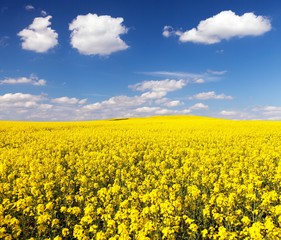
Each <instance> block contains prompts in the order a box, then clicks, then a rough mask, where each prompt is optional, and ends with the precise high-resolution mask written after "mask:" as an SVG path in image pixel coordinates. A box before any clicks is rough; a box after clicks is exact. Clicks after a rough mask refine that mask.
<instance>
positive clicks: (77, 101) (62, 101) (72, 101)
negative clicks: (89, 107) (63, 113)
mask: <svg viewBox="0 0 281 240" xmlns="http://www.w3.org/2000/svg"><path fill="white" fill-rule="evenodd" d="M51 102H53V103H59V104H74V105H75V104H85V103H86V102H87V99H78V98H69V97H59V98H54V99H52V100H51Z"/></svg>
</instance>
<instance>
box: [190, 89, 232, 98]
mask: <svg viewBox="0 0 281 240" xmlns="http://www.w3.org/2000/svg"><path fill="white" fill-rule="evenodd" d="M190 99H200V100H208V99H218V100H232V99H233V97H232V96H227V95H225V94H223V93H222V94H216V93H215V92H214V91H210V92H202V93H198V94H196V95H194V96H192V97H190Z"/></svg>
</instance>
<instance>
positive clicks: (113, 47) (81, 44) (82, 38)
mask: <svg viewBox="0 0 281 240" xmlns="http://www.w3.org/2000/svg"><path fill="white" fill-rule="evenodd" d="M123 21H124V19H123V18H121V17H118V18H113V17H111V16H108V15H102V16H98V15H97V14H91V13H89V14H87V15H79V16H77V17H76V19H74V20H73V21H72V22H71V23H70V25H69V30H70V31H71V39H70V43H71V46H72V47H73V48H76V49H77V50H78V51H79V53H81V54H84V55H101V56H106V55H110V54H111V53H114V52H117V51H121V50H125V49H127V48H128V47H129V46H128V45H127V44H126V43H125V42H124V41H123V40H122V39H121V38H120V35H122V34H126V33H127V32H128V29H127V28H126V27H125V26H124V25H123V24H122V23H123Z"/></svg>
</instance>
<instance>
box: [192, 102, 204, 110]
mask: <svg viewBox="0 0 281 240" xmlns="http://www.w3.org/2000/svg"><path fill="white" fill-rule="evenodd" d="M208 108H209V106H208V105H205V104H204V103H196V104H194V105H193V106H191V107H190V108H189V109H190V110H202V109H204V110H206V109H208Z"/></svg>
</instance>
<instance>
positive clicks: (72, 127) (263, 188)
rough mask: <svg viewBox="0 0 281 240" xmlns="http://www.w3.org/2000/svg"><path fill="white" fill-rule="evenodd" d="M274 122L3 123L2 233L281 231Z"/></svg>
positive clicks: (225, 235) (223, 234)
mask: <svg viewBox="0 0 281 240" xmlns="http://www.w3.org/2000/svg"><path fill="white" fill-rule="evenodd" d="M280 192H281V122H273V121H272V122H270V121H268V122H266V121H231V120H221V119H211V118H202V117H180V116H178V117H176V116H174V117H152V118H142V119H122V120H121V119H115V120H107V121H93V122H90V121H89V122H68V123H63V122H61V123H60V122H57V123H52V122H49V123H32V122H6V121H1V122H0V239H6V240H8V239H55V240H59V239H79V240H82V239H83V240H87V239H97V240H101V239H104V240H107V239H110V240H114V239H122V240H126V239H139V240H145V239H281V195H280Z"/></svg>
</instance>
